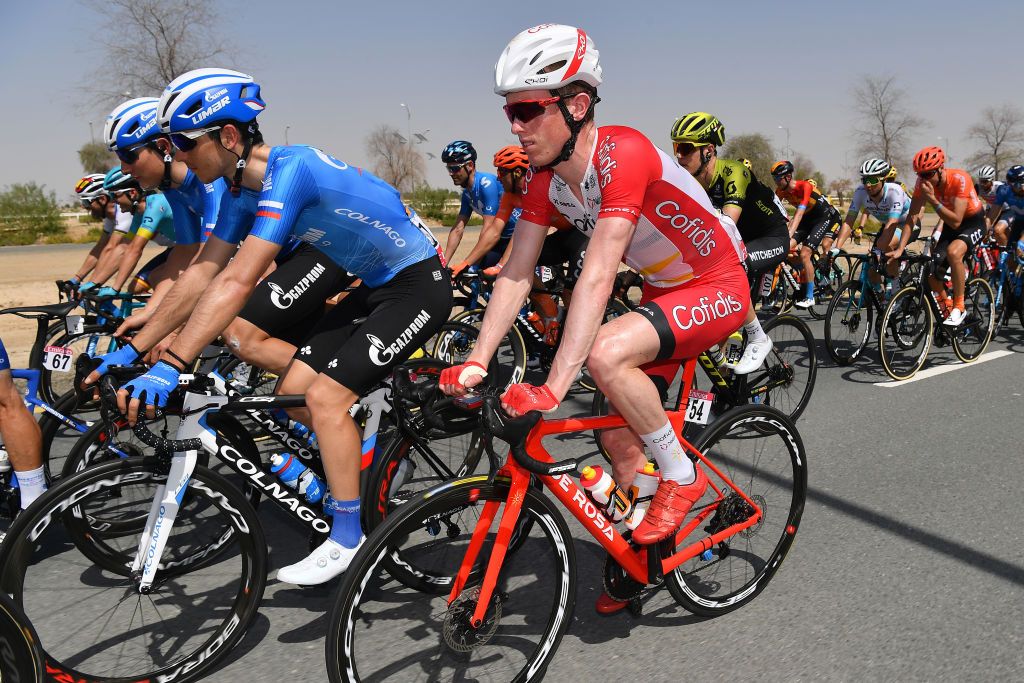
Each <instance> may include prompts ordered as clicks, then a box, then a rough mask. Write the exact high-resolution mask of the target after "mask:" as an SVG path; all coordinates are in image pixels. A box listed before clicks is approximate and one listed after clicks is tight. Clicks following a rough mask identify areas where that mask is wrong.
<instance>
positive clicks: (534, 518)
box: [326, 477, 576, 683]
mask: <svg viewBox="0 0 1024 683" xmlns="http://www.w3.org/2000/svg"><path fill="white" fill-rule="evenodd" d="M508 495H509V484H508V481H507V480H503V479H498V480H497V481H496V482H495V483H494V484H488V478H487V477H474V478H472V479H466V480H462V481H459V482H456V483H454V484H451V485H447V486H440V487H437V488H435V489H432V490H431V491H430V492H428V493H426V494H424V495H423V496H421V497H420V498H418V499H417V500H416V501H415V502H409V503H407V504H405V505H403V506H402V507H401V508H399V509H398V510H397V511H396V512H395V514H393V515H391V516H389V517H388V518H387V519H386V520H385V521H384V524H383V525H382V526H381V527H379V528H378V530H377V532H376V533H374V534H373V535H372V536H371V537H369V538H368V539H367V540H366V542H365V543H364V544H363V547H362V548H361V549H360V550H359V553H358V554H357V555H356V557H355V559H353V561H352V564H351V565H350V566H349V568H348V571H346V572H345V575H344V579H343V581H342V584H341V586H340V587H339V589H338V592H337V594H336V597H335V601H334V604H333V606H332V607H331V612H330V615H329V619H328V630H327V648H326V649H327V652H326V654H327V672H328V675H329V678H330V680H331V681H332V682H334V683H338V682H340V681H364V680H365V681H370V680H374V681H376V680H400V681H464V680H493V681H533V680H540V679H542V678H543V677H544V673H545V670H546V668H547V666H548V664H549V663H550V661H551V658H552V657H553V656H554V654H555V650H556V649H557V647H558V643H559V641H560V640H561V638H562V636H563V635H564V633H565V631H566V629H567V628H568V626H569V622H570V620H571V618H572V610H573V604H574V602H575V596H576V573H575V568H576V556H575V550H574V548H573V542H572V536H571V535H570V533H569V528H568V526H566V523H565V520H564V519H563V518H562V516H561V515H560V514H559V513H558V511H557V510H556V509H555V507H554V505H553V504H552V503H551V501H550V500H549V499H548V498H546V497H545V496H544V495H543V494H541V493H539V492H537V491H535V490H533V489H532V488H531V489H529V490H527V492H526V496H525V498H524V500H523V506H522V511H521V514H520V520H524V518H525V520H527V521H529V522H531V523H530V524H525V525H524V524H522V523H520V524H519V526H521V527H522V528H524V529H528V535H527V537H526V538H525V539H523V540H522V546H521V547H520V549H519V550H518V551H516V552H515V553H509V554H507V555H506V556H505V558H504V561H503V562H502V567H501V572H500V575H499V576H498V582H497V587H496V589H495V591H494V596H493V598H492V599H491V601H490V603H489V606H488V608H487V612H486V613H485V616H484V620H483V623H482V624H481V625H479V626H477V627H473V626H472V625H471V624H470V623H469V618H470V616H472V613H473V610H474V609H475V607H476V605H477V601H478V599H479V596H480V586H481V581H482V576H483V570H484V568H485V567H486V565H487V561H488V559H489V558H490V556H491V552H492V550H493V549H494V540H495V530H496V529H497V526H498V525H497V520H498V519H500V518H501V514H502V512H503V511H504V503H505V501H506V500H507V498H508ZM485 505H490V506H492V507H495V506H496V508H497V510H496V516H495V523H494V524H493V525H492V528H491V530H490V532H489V533H487V534H486V536H485V537H484V538H483V539H482V540H483V547H482V550H481V552H480V554H479V556H478V560H477V563H476V565H475V566H474V567H473V568H471V569H470V572H469V578H468V580H467V581H466V584H465V588H464V589H463V590H462V592H461V593H460V594H459V595H457V596H456V597H455V599H454V600H453V601H451V602H450V603H449V601H448V596H449V593H450V591H451V586H452V584H451V580H450V578H448V577H453V576H454V575H455V574H456V573H457V571H458V569H459V567H460V566H461V563H462V560H463V557H464V556H465V554H466V549H467V546H468V544H469V541H470V537H471V536H472V534H473V531H474V529H475V528H476V523H477V520H478V519H479V518H480V515H481V512H482V511H483V509H484V507H485ZM396 553H397V554H399V555H400V556H401V557H404V558H408V559H410V560H411V561H413V562H414V563H415V564H416V566H419V567H430V572H431V574H432V575H434V576H437V577H446V580H445V582H444V584H443V585H440V584H439V585H437V586H434V587H433V589H432V590H429V591H424V592H421V591H418V590H415V589H413V588H409V587H407V586H405V585H404V584H403V583H400V582H398V581H395V580H394V579H392V578H391V577H389V576H388V573H387V571H386V566H387V563H386V562H385V558H386V557H387V556H388V555H389V554H392V555H393V554H396Z"/></svg>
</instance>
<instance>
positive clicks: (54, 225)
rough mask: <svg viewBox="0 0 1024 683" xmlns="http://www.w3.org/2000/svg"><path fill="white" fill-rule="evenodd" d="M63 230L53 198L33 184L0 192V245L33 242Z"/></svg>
mask: <svg viewBox="0 0 1024 683" xmlns="http://www.w3.org/2000/svg"><path fill="white" fill-rule="evenodd" d="M63 232H64V221H63V220H62V219H61V217H60V209H59V208H58V206H57V197H56V196H55V195H54V193H53V192H47V191H46V190H45V189H44V188H43V186H41V185H37V184H35V183H19V184H14V185H11V186H9V187H6V188H4V190H3V191H0V244H33V243H35V242H36V241H38V240H39V239H40V238H43V237H47V236H57V235H61V234H63Z"/></svg>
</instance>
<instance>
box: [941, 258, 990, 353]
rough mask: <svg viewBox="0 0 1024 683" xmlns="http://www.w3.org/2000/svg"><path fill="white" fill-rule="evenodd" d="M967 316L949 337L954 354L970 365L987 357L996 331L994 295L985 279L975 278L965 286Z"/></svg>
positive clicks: (965, 310) (965, 311)
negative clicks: (983, 355) (986, 352)
mask: <svg viewBox="0 0 1024 683" xmlns="http://www.w3.org/2000/svg"><path fill="white" fill-rule="evenodd" d="M964 313H965V314H966V316H965V317H964V322H963V323H962V324H961V325H960V326H959V327H958V328H957V329H956V330H955V331H954V332H953V333H952V334H951V335H950V336H951V337H952V338H953V353H955V354H956V357H957V358H959V359H960V360H961V361H963V362H964V363H970V362H971V361H974V360H977V359H978V356H980V355H981V354H983V353H985V349H986V348H988V343H989V341H990V340H991V339H992V333H993V331H994V329H995V320H996V304H995V295H994V294H993V293H992V285H990V284H989V283H988V281H987V280H985V279H984V278H980V277H976V278H974V279H972V280H969V281H968V282H967V284H966V285H965V286H964Z"/></svg>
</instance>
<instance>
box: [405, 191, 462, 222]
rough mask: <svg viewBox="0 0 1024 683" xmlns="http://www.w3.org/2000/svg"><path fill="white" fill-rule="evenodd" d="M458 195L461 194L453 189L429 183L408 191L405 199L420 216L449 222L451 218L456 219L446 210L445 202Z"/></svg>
mask: <svg viewBox="0 0 1024 683" xmlns="http://www.w3.org/2000/svg"><path fill="white" fill-rule="evenodd" d="M458 196H459V195H458V194H457V193H456V192H453V191H452V190H446V189H443V188H435V187H430V186H429V185H420V186H419V187H417V188H416V189H415V190H413V191H412V192H408V193H406V195H405V197H404V199H405V201H406V202H408V203H409V205H410V206H412V208H413V209H415V210H416V213H418V214H419V215H420V216H422V217H424V218H433V219H434V220H437V221H441V222H442V223H444V222H447V221H448V220H449V218H451V219H452V220H454V217H452V216H449V215H448V212H447V211H446V210H445V204H446V203H447V202H448V201H449V200H451V199H455V198H457V197H458Z"/></svg>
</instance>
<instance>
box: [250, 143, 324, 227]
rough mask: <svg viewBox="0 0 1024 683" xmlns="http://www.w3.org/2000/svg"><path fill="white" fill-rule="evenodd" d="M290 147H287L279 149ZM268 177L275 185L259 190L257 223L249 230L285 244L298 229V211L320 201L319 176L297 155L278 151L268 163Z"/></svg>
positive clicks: (300, 211)
mask: <svg viewBox="0 0 1024 683" xmlns="http://www.w3.org/2000/svg"><path fill="white" fill-rule="evenodd" d="M278 149H284V150H287V148H286V147H285V148H278ZM265 177H266V178H273V184H272V185H271V186H270V187H266V186H265V189H264V190H263V192H261V193H260V197H259V201H258V202H257V206H256V222H255V223H254V224H253V226H252V231H251V232H250V233H249V234H250V235H253V236H254V237H259V238H260V239H264V240H267V241H268V242H273V243H275V244H284V243H285V242H286V241H287V239H288V237H289V236H290V235H291V234H292V231H293V230H294V228H295V223H296V221H297V220H298V218H299V214H300V213H302V211H303V210H304V209H305V208H306V207H308V206H314V205H316V204H318V203H319V202H320V191H319V190H318V189H317V183H316V179H315V178H314V177H313V174H312V173H311V172H310V171H309V169H308V168H307V167H306V164H305V163H304V162H303V161H302V160H301V159H299V157H298V155H292V154H287V153H283V154H279V155H277V157H276V158H275V159H272V160H271V162H270V164H268V166H267V173H266V176H265Z"/></svg>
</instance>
